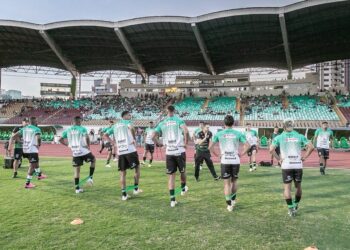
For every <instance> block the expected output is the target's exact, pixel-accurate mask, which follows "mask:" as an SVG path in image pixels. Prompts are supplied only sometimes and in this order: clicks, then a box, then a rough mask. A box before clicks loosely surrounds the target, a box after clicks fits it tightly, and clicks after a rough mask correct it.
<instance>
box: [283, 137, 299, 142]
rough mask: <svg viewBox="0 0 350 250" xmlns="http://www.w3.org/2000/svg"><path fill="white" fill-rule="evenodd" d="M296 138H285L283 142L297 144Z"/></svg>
mask: <svg viewBox="0 0 350 250" xmlns="http://www.w3.org/2000/svg"><path fill="white" fill-rule="evenodd" d="M298 141H299V140H298V138H286V139H285V142H298Z"/></svg>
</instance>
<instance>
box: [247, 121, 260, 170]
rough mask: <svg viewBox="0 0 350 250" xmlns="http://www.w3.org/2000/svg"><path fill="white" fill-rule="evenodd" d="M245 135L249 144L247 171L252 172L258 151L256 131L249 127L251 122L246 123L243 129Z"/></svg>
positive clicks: (254, 168)
mask: <svg viewBox="0 0 350 250" xmlns="http://www.w3.org/2000/svg"><path fill="white" fill-rule="evenodd" d="M245 137H246V139H247V141H248V143H249V145H250V147H249V149H248V156H249V171H250V172H253V171H255V170H256V153H257V152H258V142H259V138H258V133H257V132H256V131H255V130H253V129H251V124H250V123H247V129H246V131H245Z"/></svg>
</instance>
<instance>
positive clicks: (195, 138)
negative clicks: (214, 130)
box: [192, 121, 204, 170]
mask: <svg viewBox="0 0 350 250" xmlns="http://www.w3.org/2000/svg"><path fill="white" fill-rule="evenodd" d="M203 128H204V122H203V121H200V122H199V127H198V128H196V130H195V131H194V132H193V134H192V140H193V141H194V146H195V149H196V148H197V138H198V134H199V132H201V131H203ZM193 159H196V150H195V151H194V157H193ZM202 165H203V160H202V161H201V162H200V164H199V169H200V170H202ZM194 166H195V167H196V164H195V165H194Z"/></svg>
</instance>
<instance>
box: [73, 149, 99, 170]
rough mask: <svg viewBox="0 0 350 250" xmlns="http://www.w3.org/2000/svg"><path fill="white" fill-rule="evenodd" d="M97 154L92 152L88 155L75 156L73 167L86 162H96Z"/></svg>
mask: <svg viewBox="0 0 350 250" xmlns="http://www.w3.org/2000/svg"><path fill="white" fill-rule="evenodd" d="M94 161H95V156H94V155H93V154H92V153H91V152H90V153H88V154H86V155H82V156H77V157H73V167H80V166H83V165H84V162H94Z"/></svg>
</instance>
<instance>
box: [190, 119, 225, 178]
mask: <svg viewBox="0 0 350 250" xmlns="http://www.w3.org/2000/svg"><path fill="white" fill-rule="evenodd" d="M212 137H213V134H212V133H211V132H210V130H209V124H208V123H205V124H204V128H203V131H200V132H199V133H198V134H197V139H196V144H197V145H196V158H195V173H194V177H195V178H196V181H199V166H200V164H201V163H202V162H203V161H205V163H206V164H207V166H208V168H209V171H210V173H211V175H212V176H213V177H214V180H219V179H220V177H219V176H217V174H216V172H215V168H214V164H213V161H212V160H211V155H210V151H209V149H208V147H209V143H210V142H211V140H212Z"/></svg>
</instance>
